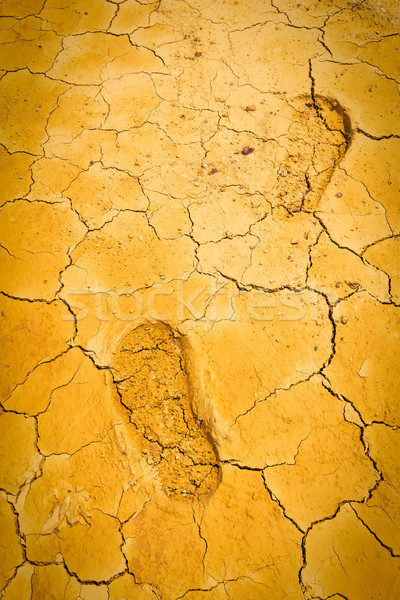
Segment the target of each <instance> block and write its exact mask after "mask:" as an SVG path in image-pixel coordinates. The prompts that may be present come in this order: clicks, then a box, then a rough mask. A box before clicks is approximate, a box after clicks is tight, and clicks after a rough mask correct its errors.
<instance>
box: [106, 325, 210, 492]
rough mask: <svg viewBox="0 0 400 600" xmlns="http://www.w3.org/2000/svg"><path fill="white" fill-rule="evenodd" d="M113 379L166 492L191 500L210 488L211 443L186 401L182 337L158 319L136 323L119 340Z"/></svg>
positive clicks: (187, 389)
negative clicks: (151, 321) (142, 323)
mask: <svg viewBox="0 0 400 600" xmlns="http://www.w3.org/2000/svg"><path fill="white" fill-rule="evenodd" d="M113 369H114V378H115V380H116V382H117V389H118V392H119V394H120V397H121V401H122V403H123V404H124V406H125V407H126V408H127V409H128V410H129V412H130V419H131V421H132V423H134V425H135V426H136V427H137V429H138V431H139V432H140V433H141V435H142V443H143V453H144V454H145V455H146V457H147V461H148V463H149V464H152V465H154V468H155V470H156V472H157V474H158V477H159V479H160V481H161V485H162V487H163V489H164V491H165V492H166V494H167V495H169V496H174V497H180V498H187V499H193V497H194V496H197V495H199V494H205V493H210V492H212V491H213V490H214V489H215V488H216V486H217V484H218V479H219V467H218V464H217V457H216V453H215V450H214V448H213V445H212V442H211V441H210V440H209V439H208V437H207V433H206V431H205V428H204V426H203V424H202V423H201V422H200V421H199V420H198V419H197V418H196V417H195V415H194V414H193V410H192V405H191V389H190V380H189V375H188V372H187V359H186V356H185V349H184V344H183V342H182V339H181V338H180V337H178V336H175V335H174V332H173V331H172V329H170V328H169V327H168V326H167V325H165V324H163V323H157V324H154V325H153V324H150V323H149V324H144V325H140V326H139V327H137V328H136V329H134V330H133V331H131V332H130V333H129V334H128V335H127V336H126V337H125V338H124V339H123V340H122V342H121V345H120V347H119V350H118V351H117V353H116V355H115V359H114V363H113Z"/></svg>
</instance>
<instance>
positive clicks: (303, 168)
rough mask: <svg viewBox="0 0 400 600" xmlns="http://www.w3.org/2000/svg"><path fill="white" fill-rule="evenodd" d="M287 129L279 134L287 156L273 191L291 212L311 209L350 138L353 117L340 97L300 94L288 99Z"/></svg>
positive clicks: (277, 198) (277, 199)
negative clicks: (340, 101) (330, 97)
mask: <svg viewBox="0 0 400 600" xmlns="http://www.w3.org/2000/svg"><path fill="white" fill-rule="evenodd" d="M288 104H289V105H290V107H291V109H290V110H291V112H292V114H290V115H287V117H288V118H289V122H290V126H289V129H288V132H287V133H286V134H285V135H283V136H282V137H280V138H279V143H280V144H281V145H282V146H283V147H285V149H286V151H287V158H286V159H285V160H284V161H283V162H282V163H280V164H279V166H278V171H277V173H278V180H277V185H276V186H275V188H274V192H273V195H274V196H275V198H276V203H277V204H280V205H283V206H285V207H286V208H287V209H289V210H290V211H292V212H295V211H299V210H304V211H310V212H312V211H313V210H315V209H316V208H317V205H318V202H319V200H320V198H321V195H322V193H323V191H324V189H325V188H326V186H327V185H328V183H329V181H330V179H331V177H332V174H333V172H334V170H335V168H336V167H337V166H338V164H339V163H340V161H341V159H342V158H343V156H344V154H345V153H346V151H347V148H348V147H349V144H350V140H351V124H350V118H349V116H348V115H347V113H346V112H345V110H344V109H343V108H342V107H341V106H340V104H339V103H338V102H337V100H333V99H329V98H325V97H324V96H319V95H315V96H313V97H311V96H298V97H296V98H293V99H291V100H290V101H289V100H288Z"/></svg>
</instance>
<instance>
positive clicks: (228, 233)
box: [225, 231, 233, 240]
mask: <svg viewBox="0 0 400 600" xmlns="http://www.w3.org/2000/svg"><path fill="white" fill-rule="evenodd" d="M225 235H226V237H227V238H229V239H230V240H231V239H232V238H233V233H232V231H225Z"/></svg>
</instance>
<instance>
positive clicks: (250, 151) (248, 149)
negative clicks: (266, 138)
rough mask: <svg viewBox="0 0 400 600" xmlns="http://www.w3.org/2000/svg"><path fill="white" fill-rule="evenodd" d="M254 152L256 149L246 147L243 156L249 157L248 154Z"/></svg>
mask: <svg viewBox="0 0 400 600" xmlns="http://www.w3.org/2000/svg"><path fill="white" fill-rule="evenodd" d="M252 152H254V148H252V147H251V146H244V148H242V154H244V155H245V156H247V154H251V153H252Z"/></svg>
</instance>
